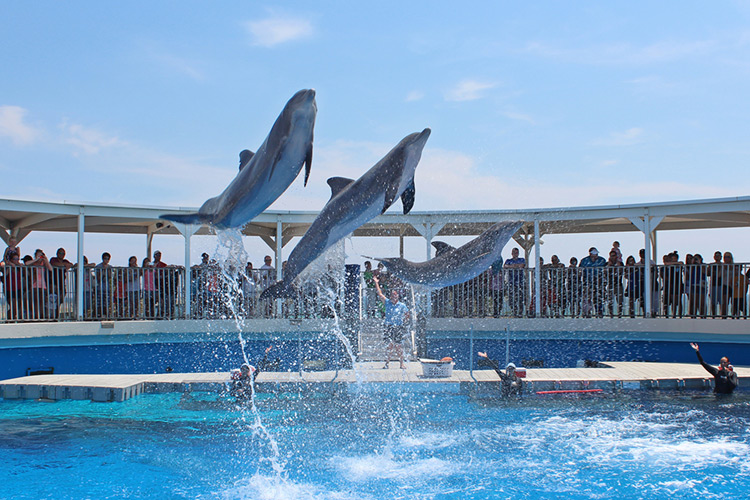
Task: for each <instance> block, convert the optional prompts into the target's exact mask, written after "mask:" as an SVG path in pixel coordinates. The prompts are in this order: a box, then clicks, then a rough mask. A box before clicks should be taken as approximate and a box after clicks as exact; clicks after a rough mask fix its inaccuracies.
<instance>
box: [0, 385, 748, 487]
mask: <svg viewBox="0 0 750 500" xmlns="http://www.w3.org/2000/svg"><path fill="white" fill-rule="evenodd" d="M387 390H388V391H389V392H388V393H383V392H382V390H381V391H380V392H378V393H373V392H371V391H370V390H369V389H368V388H367V387H366V386H365V387H364V388H362V389H361V390H360V392H359V393H358V394H356V393H355V394H352V395H348V396H347V395H344V396H331V395H329V394H324V393H307V394H303V395H300V394H273V395H272V394H260V395H259V396H258V399H257V407H258V411H259V412H260V414H261V415H262V421H263V425H264V426H265V427H266V428H267V430H268V432H269V433H270V434H271V435H272V436H273V440H272V441H271V440H269V439H268V436H266V435H264V434H263V433H262V432H260V431H259V429H258V427H257V422H256V419H255V416H254V415H253V413H252V412H251V411H248V410H246V409H243V408H240V407H238V406H237V405H236V404H235V403H233V402H231V401H230V400H228V399H225V398H224V397H222V396H219V395H217V394H209V393H196V394H194V395H193V396H191V397H184V396H181V395H179V394H166V395H142V396H138V397H136V398H134V399H131V400H130V401H127V402H125V403H119V404H118V403H108V404H104V403H91V402H74V401H61V402H56V403H43V402H34V401H21V402H15V401H0V463H2V465H3V466H2V468H0V497H2V498H11V497H12V498H19V499H21V498H29V499H37V498H125V497H131V498H253V499H266V498H269V499H270V498H288V499H306V498H311V499H323V498H332V499H348V498H352V499H355V498H357V499H358V498H365V499H369V498H418V499H449V498H450V499H453V498H456V499H459V498H461V499H463V498H511V497H512V498H618V499H621V498H657V497H660V498H675V497H677V498H723V497H730V498H746V497H747V492H748V487H750V430H749V429H750V425H749V424H750V399H748V397H747V396H745V395H742V394H740V395H736V396H735V397H734V398H732V399H729V400H716V399H715V398H714V397H713V396H709V395H705V396H698V394H697V393H694V394H690V393H685V394H672V395H669V396H667V395H660V394H655V393H648V394H637V395H636V394H631V395H620V396H613V395H599V396H593V397H592V396H586V397H576V398H555V399H544V398H543V397H529V398H526V399H524V400H521V401H518V400H513V401H497V400H492V401H487V400H474V401H472V400H469V399H468V398H467V397H466V396H462V395H458V394H446V393H429V392H419V393H410V392H407V391H406V390H405V389H404V387H403V386H401V385H391V386H389V388H388V389H387ZM274 443H278V447H279V450H278V456H276V453H275V452H274V450H273V449H272V447H273V445H274ZM279 470H281V472H278V471H279Z"/></svg>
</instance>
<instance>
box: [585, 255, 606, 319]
mask: <svg viewBox="0 0 750 500" xmlns="http://www.w3.org/2000/svg"><path fill="white" fill-rule="evenodd" d="M606 266H607V261H606V260H605V259H604V257H600V256H599V250H597V249H596V247H591V248H589V254H588V255H587V256H586V257H584V258H583V259H581V263H580V264H578V267H580V268H582V269H583V289H582V290H581V291H582V292H583V299H582V300H581V312H582V313H583V314H584V316H590V315H591V313H592V312H593V311H596V315H597V316H599V317H600V318H601V317H602V316H604V300H603V299H604V297H603V294H604V283H602V277H603V272H602V271H603V270H604V268H605V267H606Z"/></svg>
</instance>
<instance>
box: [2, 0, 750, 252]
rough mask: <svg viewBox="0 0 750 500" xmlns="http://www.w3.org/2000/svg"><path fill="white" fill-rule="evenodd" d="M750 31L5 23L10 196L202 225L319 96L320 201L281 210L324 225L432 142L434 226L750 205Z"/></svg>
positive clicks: (367, 17) (118, 9)
mask: <svg viewBox="0 0 750 500" xmlns="http://www.w3.org/2000/svg"><path fill="white" fill-rule="evenodd" d="M749 18H750V3H748V2H723V3H706V2H684V1H682V2H627V3H625V2H623V3H617V4H614V3H604V2H597V3H594V2H526V3H520V2H519V3H509V2H467V3H464V4H456V3H455V2H388V1H385V2H377V3H376V4H372V3H370V4H362V3H359V2H324V3H320V4H316V3H310V2H273V3H262V2H252V3H250V2H215V3H206V2H186V1H181V2H124V3H111V2H86V1H80V2H71V3H69V2H65V3H63V2H33V3H24V2H4V3H2V4H0V46H2V47H3V50H2V51H0V67H2V68H3V72H2V73H3V77H2V78H0V173H2V175H3V179H4V182H3V187H2V189H0V196H3V197H10V198H22V199H40V200H51V201H62V200H70V201H91V202H116V203H123V204H134V205H167V206H169V205H181V206H199V205H200V204H201V203H202V202H203V201H204V200H205V199H206V198H208V197H211V196H214V195H216V194H218V193H219V192H221V190H222V189H223V188H224V187H225V186H226V185H227V184H228V183H229V181H231V179H232V178H233V177H234V175H235V174H236V168H237V154H238V152H239V151H240V150H241V149H244V148H248V149H252V150H255V149H257V147H258V146H259V145H260V144H261V143H262V141H263V139H264V138H265V136H266V134H267V133H268V130H269V129H270V126H271V124H272V123H273V121H274V120H275V118H276V116H277V115H278V113H279V112H280V111H281V109H282V107H283V105H284V104H285V102H286V101H287V100H288V99H289V97H291V96H292V94H293V93H294V92H295V91H297V90H299V89H301V88H309V87H312V88H315V89H316V90H317V101H318V110H319V111H318V118H317V123H316V129H315V154H314V159H313V168H312V175H311V178H310V184H309V185H308V187H307V188H303V187H302V179H298V180H297V181H296V182H295V183H294V184H293V185H292V186H291V187H290V189H289V190H288V191H287V192H286V193H285V194H284V195H283V196H282V197H281V198H280V199H279V200H278V201H277V202H276V203H275V204H274V205H273V206H272V208H274V209H311V208H312V209H315V208H320V207H322V205H323V204H324V203H325V201H326V200H327V198H328V188H327V186H326V184H325V180H326V179H327V178H328V177H329V176H331V175H344V176H350V177H358V176H359V175H360V174H361V173H363V172H364V171H365V170H366V169H367V168H369V167H370V166H371V165H372V164H373V163H374V162H375V161H377V160H378V159H379V158H380V157H381V156H382V154H384V153H385V152H386V151H388V150H389V149H390V148H391V147H392V146H393V145H394V144H396V143H397V142H398V141H399V140H400V139H401V138H402V137H403V136H405V135H407V134H409V133H411V132H414V131H418V130H421V129H422V128H424V127H430V128H432V130H433V133H432V135H431V137H430V140H429V141H428V143H427V147H426V150H425V154H424V155H423V160H422V162H421V164H420V166H419V168H418V169H417V178H416V186H417V200H416V203H415V206H414V209H415V210H435V209H510V208H521V207H556V206H571V205H572V206H581V205H597V204H612V203H633V202H641V201H666V200H677V199H694V198H711V197H724V196H744V195H747V194H748V191H749V190H748V184H750V181H748V175H747V164H748V160H750V144H748V140H747V139H748V137H750V130H748V129H749V128H750V125H748V119H747V117H748V116H749V115H750V100H748V98H747V89H748V88H749V87H750V85H748V84H749V83H750V82H749V80H750V23H748V20H749ZM399 208H400V207H399ZM30 238H32V237H31V236H30V237H29V239H30ZM607 239H609V237H607ZM139 243H140V240H139ZM675 244H677V243H675ZM686 244H687V243H686ZM417 248H419V249H420V250H421V249H423V248H424V247H423V243H419V244H417ZM703 251H704V252H706V251H705V250H703ZM563 253H564V252H563ZM578 253H581V255H584V254H585V249H584V250H582V251H581V252H578ZM179 255H180V254H179V253H178V254H177V256H176V257H179ZM420 255H421V254H420ZM748 257H750V255H748ZM118 260H119V259H115V261H116V262H117V261H118ZM566 260H567V259H566ZM123 261H124V259H123Z"/></svg>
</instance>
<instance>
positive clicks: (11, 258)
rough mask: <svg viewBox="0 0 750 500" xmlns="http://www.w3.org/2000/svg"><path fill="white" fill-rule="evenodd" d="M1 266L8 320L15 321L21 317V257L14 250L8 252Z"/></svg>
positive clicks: (22, 278)
mask: <svg viewBox="0 0 750 500" xmlns="http://www.w3.org/2000/svg"><path fill="white" fill-rule="evenodd" d="M7 259H8V260H7V261H6V262H5V265H4V266H3V288H4V289H5V300H6V302H7V307H8V316H7V318H8V320H11V321H16V320H19V319H22V314H21V307H22V295H23V280H24V271H26V269H24V267H23V264H22V263H21V259H20V258H19V256H18V254H17V253H15V252H10V253H9V254H8V256H7Z"/></svg>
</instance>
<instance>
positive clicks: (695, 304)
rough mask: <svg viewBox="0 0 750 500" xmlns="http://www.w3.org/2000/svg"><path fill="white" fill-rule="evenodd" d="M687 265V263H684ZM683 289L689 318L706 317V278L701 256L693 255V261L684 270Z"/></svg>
mask: <svg viewBox="0 0 750 500" xmlns="http://www.w3.org/2000/svg"><path fill="white" fill-rule="evenodd" d="M685 264H686V265H687V262H686V263H685ZM685 274H686V278H685V289H686V290H687V293H688V314H689V315H690V317H691V318H696V317H701V318H705V317H706V290H707V289H708V283H707V282H708V278H707V277H706V276H707V273H706V266H705V265H704V264H703V256H702V255H701V254H699V253H697V254H695V255H693V260H692V262H691V264H690V265H689V266H687V269H686V270H685Z"/></svg>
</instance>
